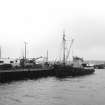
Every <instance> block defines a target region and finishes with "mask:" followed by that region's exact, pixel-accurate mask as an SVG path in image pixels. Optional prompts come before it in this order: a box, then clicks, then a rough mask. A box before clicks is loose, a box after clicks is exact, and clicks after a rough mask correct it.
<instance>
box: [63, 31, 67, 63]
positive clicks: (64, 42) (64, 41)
mask: <svg viewBox="0 0 105 105" xmlns="http://www.w3.org/2000/svg"><path fill="white" fill-rule="evenodd" d="M65 44H66V40H65V32H63V65H65Z"/></svg>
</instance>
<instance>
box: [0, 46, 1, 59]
mask: <svg viewBox="0 0 105 105" xmlns="http://www.w3.org/2000/svg"><path fill="white" fill-rule="evenodd" d="M0 59H1V46H0Z"/></svg>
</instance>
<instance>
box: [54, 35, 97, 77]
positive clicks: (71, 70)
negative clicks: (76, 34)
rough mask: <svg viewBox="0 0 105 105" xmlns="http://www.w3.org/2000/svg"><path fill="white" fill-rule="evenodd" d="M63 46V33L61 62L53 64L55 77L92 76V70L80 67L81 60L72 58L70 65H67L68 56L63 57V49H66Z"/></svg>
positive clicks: (64, 41) (64, 40) (64, 42)
mask: <svg viewBox="0 0 105 105" xmlns="http://www.w3.org/2000/svg"><path fill="white" fill-rule="evenodd" d="M72 43H73V40H72ZM72 43H71V44H72ZM65 44H66V39H65V33H63V61H62V62H59V63H55V64H54V72H55V75H56V76H80V75H87V74H92V73H94V72H95V70H94V68H89V67H84V66H83V65H82V64H83V59H82V58H79V57H73V61H72V63H71V64H67V63H66V61H67V57H68V56H66V57H65V48H66V47H65ZM70 47H71V45H70ZM69 51H70V48H69Z"/></svg>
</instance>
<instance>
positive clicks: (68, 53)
mask: <svg viewBox="0 0 105 105" xmlns="http://www.w3.org/2000/svg"><path fill="white" fill-rule="evenodd" d="M73 42H74V39H72V40H71V43H70V46H69V49H68V52H67V56H66V61H67V60H68V57H69V55H70V49H71V47H72V45H73Z"/></svg>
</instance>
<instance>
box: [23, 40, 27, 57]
mask: <svg viewBox="0 0 105 105" xmlns="http://www.w3.org/2000/svg"><path fill="white" fill-rule="evenodd" d="M26 44H27V43H26V42H24V45H25V49H24V50H25V56H24V58H25V59H26Z"/></svg>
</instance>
